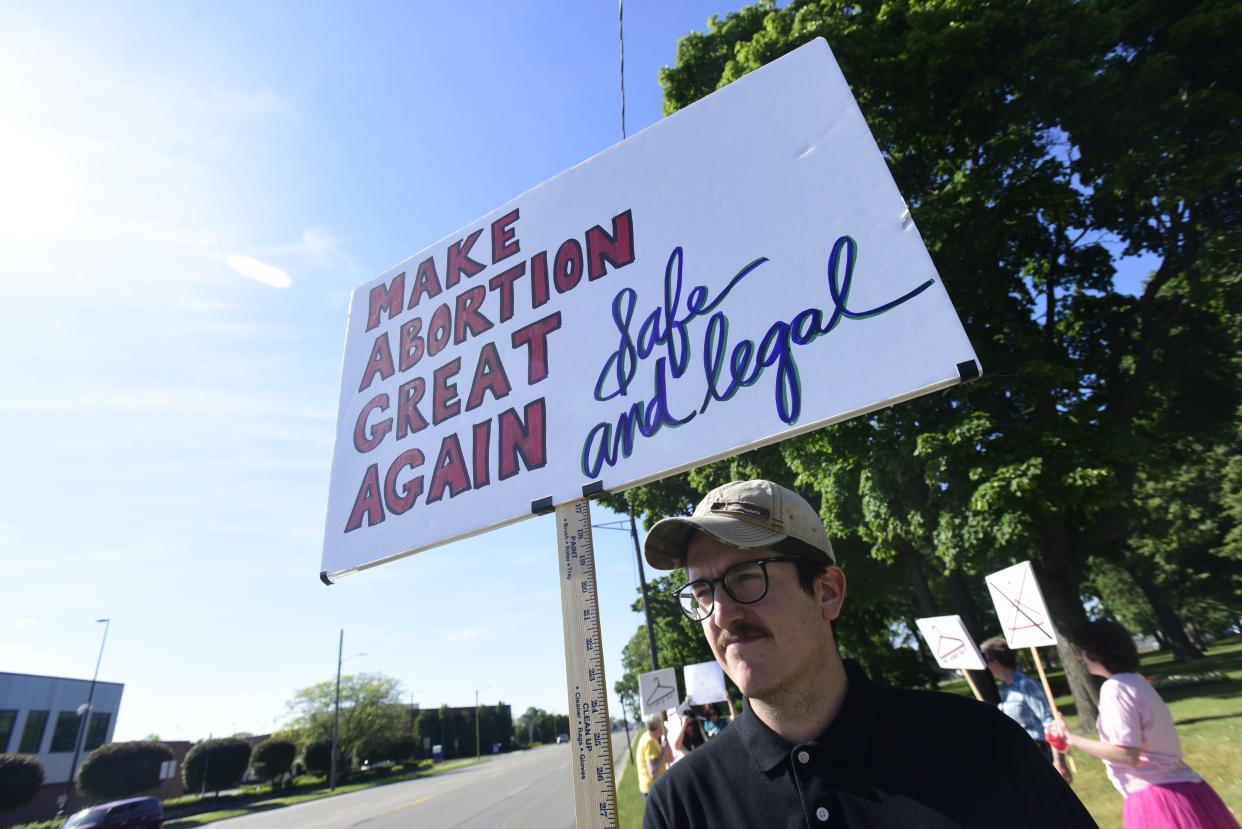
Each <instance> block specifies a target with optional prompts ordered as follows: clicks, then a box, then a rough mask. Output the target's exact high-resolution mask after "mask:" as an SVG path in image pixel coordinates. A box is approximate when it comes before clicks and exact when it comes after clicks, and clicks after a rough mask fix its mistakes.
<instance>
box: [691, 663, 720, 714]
mask: <svg viewBox="0 0 1242 829" xmlns="http://www.w3.org/2000/svg"><path fill="white" fill-rule="evenodd" d="M682 676H684V677H685V680H686V696H687V697H689V698H690V702H691V704H693V705H704V704H706V703H709V702H724V701H725V700H726V699H728V695H727V694H726V693H725V681H724V671H722V670H720V663H719V662H716V661H714V660H713V661H711V662H699V663H697V664H694V665H687V666H686V667H684V668H682Z"/></svg>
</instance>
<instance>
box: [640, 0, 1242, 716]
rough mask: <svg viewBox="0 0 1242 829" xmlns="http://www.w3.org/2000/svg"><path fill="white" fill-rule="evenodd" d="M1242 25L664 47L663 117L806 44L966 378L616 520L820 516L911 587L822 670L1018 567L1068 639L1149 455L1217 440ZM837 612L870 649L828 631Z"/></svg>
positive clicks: (715, 472) (1075, 11) (1168, 15)
mask: <svg viewBox="0 0 1242 829" xmlns="http://www.w3.org/2000/svg"><path fill="white" fill-rule="evenodd" d="M1238 15H1239V11H1238V9H1237V8H1236V7H1235V5H1232V4H1226V3H1209V2H1205V3H1191V4H1182V5H1178V6H1173V7H1166V5H1164V4H1157V3H1152V2H1145V1H1144V0H1116V1H1115V2H1113V1H1111V0H1099V1H1098V2H1071V0H1050V2H1044V3H1038V4H1026V5H1017V6H1014V5H1007V6H1004V7H1000V6H995V5H994V4H990V3H986V2H983V0H959V2H953V3H930V2H919V0H897V1H896V2H892V1H891V0H884V2H881V0H864V2H844V1H843V0H794V2H792V3H790V4H789V5H788V6H786V7H784V8H780V9H778V8H776V7H775V5H774V4H773V3H771V2H765V3H760V4H757V5H756V6H753V7H750V8H748V9H745V10H743V11H742V12H739V13H737V14H735V15H729V16H727V17H725V18H724V19H718V18H712V20H711V21H709V24H708V31H707V32H706V33H701V34H700V33H694V34H691V35H688V36H687V37H686V38H683V40H682V41H681V43H679V46H678V53H677V54H678V59H677V63H676V65H674V66H673V67H670V68H667V69H665V70H663V71H662V72H661V83H662V84H663V86H664V92H665V110H666V112H674V111H676V110H677V109H680V108H681V107H683V106H685V105H687V104H689V103H691V102H692V101H694V100H696V99H697V98H699V97H701V96H702V95H704V94H706V93H708V92H710V91H712V90H713V89H715V88H718V87H719V86H722V85H724V84H726V83H728V82H730V81H732V80H734V79H736V78H738V77H740V76H741V75H743V74H745V73H746V72H749V71H751V70H753V69H755V68H757V67H759V66H761V65H762V64H764V63H766V62H768V61H770V60H772V59H774V58H776V57H778V56H779V55H781V54H784V53H785V52H787V51H789V50H790V49H792V48H795V47H796V46H799V45H801V44H803V43H805V42H807V41H808V40H810V39H812V38H814V37H818V36H824V37H826V38H827V39H828V41H829V42H830V43H831V44H832V47H833V50H834V53H835V55H836V57H837V60H838V62H839V63H840V65H841V67H842V70H843V72H844V74H845V76H846V78H847V79H848V80H849V81H850V83H851V88H852V90H853V92H854V94H855V97H856V98H857V99H858V101H859V104H860V106H861V108H862V111H863V114H864V116H865V117H866V118H867V121H868V124H869V125H870V127H871V130H872V132H873V134H874V135H875V137H876V140H877V142H878V143H879V145H880V148H881V150H882V151H883V152H884V154H885V157H886V159H887V161H888V163H889V166H890V169H891V170H892V172H893V175H894V177H895V179H896V180H897V183H898V186H899V187H900V188H901V190H902V192H903V194H904V195H905V197H906V199H907V202H908V204H909V205H910V208H911V211H912V213H913V215H914V217H915V218H916V220H917V222H918V225H919V229H920V232H921V234H922V236H923V238H924V240H925V241H926V243H927V245H928V248H929V250H930V251H931V252H932V256H933V258H934V260H935V261H936V264H937V266H938V269H939V271H940V273H941V274H942V275H943V276H944V278H945V280H946V282H947V284H948V286H949V288H950V291H951V293H952V295H953V297H954V299H955V302H956V306H957V308H958V311H959V314H960V315H961V316H962V318H963V322H964V323H965V325H966V329H967V331H968V332H970V334H971V337H972V341H973V342H974V344H975V345H976V348H977V350H978V352H979V354H980V357H981V360H982V362H983V364H984V366H986V367H988V373H987V374H985V376H984V379H983V380H982V381H980V382H978V383H974V384H971V385H970V386H966V387H961V388H958V389H955V390H953V391H951V392H949V393H946V394H944V395H943V396H939V397H936V398H923V399H921V400H918V401H914V402H911V403H907V404H903V405H902V406H899V407H896V408H894V409H891V410H885V411H883V412H877V413H874V414H872V415H870V416H868V417H866V418H862V419H860V420H859V421H855V422H851V423H847V424H841V425H838V426H836V427H832V428H830V429H827V430H823V431H821V432H818V433H813V434H811V435H808V436H804V437H803V438H800V439H797V440H793V441H787V442H785V443H784V444H782V445H781V446H780V447H779V448H777V449H775V450H773V451H761V452H758V453H754V457H753V458H750V457H748V458H744V459H734V460H733V461H732V462H730V463H728V464H719V465H716V467H715V468H714V469H713V468H708V469H705V470H697V471H696V472H695V473H692V474H691V475H690V476H687V477H685V478H683V479H681V480H680V481H677V480H673V481H663V482H660V483H659V484H658V485H656V486H654V487H645V488H643V489H644V490H647V491H646V492H631V493H626V500H627V501H628V502H629V503H631V504H633V505H634V506H635V507H636V508H637V509H639V510H643V511H644V513H645V518H646V519H647V522H648V523H650V520H651V519H652V518H654V517H656V515H659V514H668V510H667V507H668V505H669V504H668V502H669V501H675V502H678V504H679V505H680V506H681V507H682V508H683V509H685V508H687V507H688V505H689V504H690V503H693V499H689V498H685V497H684V493H686V492H687V490H689V491H692V492H696V493H697V492H702V491H704V489H705V488H706V484H708V483H713V482H716V481H717V480H718V479H719V477H720V474H721V473H722V472H728V471H730V470H736V469H737V467H739V466H741V467H751V468H759V469H768V470H772V469H775V471H776V474H774V475H768V476H767V477H776V478H778V479H784V480H786V481H794V482H795V485H796V486H797V487H798V488H799V489H801V490H802V491H804V492H808V491H810V492H817V493H819V494H820V496H821V503H822V509H821V512H822V514H823V515H824V517H825V520H826V523H827V524H828V525H829V527H830V528H835V529H836V530H837V535H835V536H834V540H835V538H838V537H839V538H841V539H842V541H843V542H846V543H844V544H843V545H842V546H843V547H848V546H849V544H848V542H849V540H850V539H857V540H858V541H860V542H861V543H862V544H863V545H865V548H864V549H865V556H864V558H865V559H866V560H867V561H868V562H877V563H880V564H887V565H888V566H890V567H894V568H898V569H896V570H895V572H894V574H892V575H895V573H896V572H901V571H903V570H904V571H905V573H906V574H907V579H906V580H907V582H908V583H909V584H910V585H911V595H910V596H909V597H899V596H897V595H895V593H894V591H893V590H892V586H891V585H892V577H891V575H890V578H889V579H887V580H886V579H883V578H878V579H875V580H874V582H875V583H876V584H878V585H879V586H880V589H881V593H882V594H883V593H887V594H888V596H889V598H890V599H891V600H892V601H893V603H894V604H895V605H901V606H900V607H896V606H894V607H891V608H886V605H885V603H884V601H883V599H882V598H880V597H876V598H874V599H870V593H869V591H866V590H864V591H858V590H855V589H854V588H855V586H856V585H863V584H866V583H867V582H868V581H872V580H870V579H867V578H866V577H865V574H864V573H861V572H852V573H851V601H850V604H849V605H847V611H846V616H845V617H844V619H843V622H842V624H841V625H839V627H840V628H841V639H842V645H843V649H846V645H847V643H848V636H849V633H850V632H851V631H855V632H856V633H858V634H861V633H866V634H867V636H868V641H866V642H863V641H858V640H856V641H855V642H853V643H851V644H852V645H853V647H855V648H856V649H857V650H858V651H859V652H860V654H863V655H865V658H864V661H865V662H866V663H867V667H868V668H869V669H870V670H872V671H873V672H874V671H876V667H877V666H876V665H873V664H871V659H873V658H879V657H880V656H882V653H880V652H881V651H883V649H884V645H885V643H886V642H891V641H902V640H903V639H904V638H905V637H907V636H908V635H909V634H910V625H909V618H908V617H909V616H910V615H911V614H912V613H924V612H926V611H927V609H929V608H930V607H932V606H939V605H940V604H942V603H944V602H945V600H946V598H947V599H948V600H950V601H952V602H953V603H952V605H951V606H952V607H953V608H954V609H957V605H958V603H960V602H962V601H964V600H965V599H967V598H969V596H970V594H971V593H972V592H974V591H972V590H963V585H964V583H965V582H972V581H973V582H976V583H977V582H978V581H979V580H980V578H981V576H982V575H983V574H984V573H986V572H988V570H989V569H992V568H994V567H996V566H998V565H1002V564H1006V563H1011V562H1013V561H1016V560H1021V559H1023V558H1029V559H1030V560H1031V561H1032V562H1033V564H1034V566H1035V569H1036V573H1037V575H1038V577H1039V579H1040V584H1041V587H1042V589H1043V592H1044V595H1045V598H1046V600H1047V601H1048V604H1049V607H1050V610H1051V611H1052V614H1053V621H1054V625H1055V626H1056V628H1057V629H1058V632H1059V633H1060V634H1061V635H1062V638H1063V639H1064V634H1065V633H1066V632H1067V631H1068V630H1069V629H1070V628H1072V627H1074V626H1075V625H1076V624H1078V623H1079V622H1081V621H1083V620H1085V618H1086V616H1085V612H1084V610H1083V606H1082V601H1081V595H1082V591H1083V588H1084V586H1085V585H1086V579H1087V576H1088V571H1089V568H1090V562H1091V561H1092V560H1093V558H1096V557H1098V558H1102V559H1106V560H1113V561H1119V560H1122V557H1123V553H1124V551H1125V550H1126V549H1127V547H1128V546H1129V545H1128V542H1129V541H1130V540H1131V537H1132V535H1133V529H1134V524H1135V522H1136V515H1137V514H1138V513H1139V512H1141V510H1142V508H1141V506H1140V505H1139V503H1138V501H1139V499H1140V495H1141V488H1142V482H1143V481H1144V480H1156V479H1158V477H1159V476H1160V475H1161V474H1162V472H1163V471H1164V470H1167V469H1169V468H1170V467H1171V466H1173V465H1176V458H1175V457H1172V456H1171V454H1170V452H1169V451H1168V448H1169V446H1170V443H1171V439H1172V438H1173V437H1174V436H1176V435H1179V434H1185V433H1188V432H1197V433H1200V434H1207V435H1215V434H1218V433H1219V432H1220V430H1221V429H1222V427H1223V426H1224V425H1225V424H1227V423H1228V422H1229V420H1230V418H1231V417H1232V413H1233V412H1234V411H1235V410H1236V408H1237V404H1238V402H1239V401H1238V388H1239V386H1240V384H1239V383H1238V382H1237V380H1238V377H1237V375H1238V371H1237V363H1236V356H1237V354H1238V341H1237V336H1238V331H1239V327H1238V326H1237V325H1236V319H1237V310H1238V309H1237V304H1238V301H1239V296H1238V292H1237V291H1236V288H1234V289H1232V290H1231V283H1230V280H1231V279H1234V280H1235V281H1236V277H1235V276H1234V274H1235V272H1236V262H1237V261H1238V256H1237V253H1238V250H1239V241H1238V231H1237V230H1236V228H1237V227H1238V223H1237V222H1236V221H1235V219H1236V217H1237V212H1238V210H1237V208H1238V200H1239V194H1240V193H1242V188H1239V187H1238V186H1237V184H1238V170H1239V169H1240V167H1242V165H1240V164H1239V156H1238V153H1239V150H1238V149H1237V142H1236V141H1235V140H1232V136H1233V135H1234V133H1235V131H1236V125H1237V123H1238V122H1239V116H1240V112H1239V101H1240V100H1242V98H1240V97H1239V95H1238V94H1237V88H1236V80H1235V79H1236V78H1237V77H1239V76H1242V73H1239V72H1238V71H1236V70H1237V67H1236V62H1237V60H1238V54H1237V50H1236V49H1233V48H1232V47H1231V46H1229V42H1228V35H1227V34H1226V33H1227V32H1228V31H1231V29H1230V25H1232V23H1234V22H1236V21H1237V19H1238ZM1225 79H1228V80H1225ZM1136 90H1138V91H1140V94H1135V91H1136ZM1135 136H1138V138H1135ZM1132 138H1134V139H1135V140H1131V139H1132ZM1106 238H1116V239H1120V240H1121V241H1122V244H1123V250H1122V252H1124V253H1141V252H1146V253H1151V254H1154V255H1155V256H1156V257H1158V259H1159V262H1160V264H1159V267H1158V269H1157V270H1156V271H1155V272H1154V273H1153V274H1152V276H1151V278H1150V279H1149V280H1148V281H1147V282H1146V284H1145V285H1144V287H1143V289H1142V291H1141V293H1140V294H1139V295H1137V296H1130V295H1128V294H1125V293H1122V292H1120V291H1118V290H1117V288H1116V286H1115V285H1114V281H1113V278H1114V273H1115V270H1114V258H1115V256H1114V253H1113V252H1110V250H1109V248H1108V246H1107V245H1106V244H1105V243H1104V242H1105V241H1106ZM864 255H865V251H864ZM886 457H887V459H888V460H887V461H885V460H884V459H885V458H886ZM877 461H879V463H877ZM644 505H646V506H652V505H658V506H660V507H661V508H662V509H661V511H660V512H659V513H655V512H648V511H646V510H645V509H644ZM831 531H832V530H831V529H830V532H831ZM1139 555H1141V553H1140V554H1139ZM843 558H844V557H843ZM853 563H854V562H853V561H852V560H851V561H848V562H846V565H847V566H846V569H847V572H850V567H851V565H853ZM914 565H918V567H915V566H914ZM920 568H921V569H922V570H923V576H919V574H918V570H919V569H920ZM856 569H858V570H863V569H870V564H869V563H868V564H866V565H865V568H856ZM879 573H881V574H882V573H883V571H882V570H880V571H879ZM886 582H887V583H886ZM860 609H864V610H866V611H867V613H866V614H865V621H866V623H865V624H863V625H859V626H857V627H855V626H852V625H850V624H848V620H849V616H850V614H851V613H854V612H856V611H858V610H860ZM959 612H961V611H960V610H959ZM860 621H861V620H860ZM864 646H865V647H864ZM888 651H889V652H891V653H893V654H896V653H898V652H899V649H896V648H892V647H889V648H888ZM1061 656H1062V661H1063V663H1064V664H1065V666H1066V670H1067V674H1068V677H1069V680H1070V685H1071V689H1072V690H1073V692H1074V696H1075V700H1076V702H1077V706H1078V710H1079V712H1080V715H1082V716H1083V719H1085V720H1087V721H1088V722H1089V721H1092V720H1094V714H1095V685H1094V684H1093V682H1092V681H1091V680H1090V678H1089V677H1087V676H1086V674H1085V671H1084V670H1083V668H1082V666H1081V664H1080V663H1079V662H1078V660H1077V659H1076V658H1075V655H1074V654H1073V652H1072V649H1071V648H1069V647H1068V646H1067V645H1066V643H1065V642H1064V641H1063V642H1062V643H1061ZM910 667H913V666H910ZM905 670H906V669H902V670H901V671H898V673H904V672H905Z"/></svg>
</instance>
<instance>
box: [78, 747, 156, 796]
mask: <svg viewBox="0 0 1242 829" xmlns="http://www.w3.org/2000/svg"><path fill="white" fill-rule="evenodd" d="M171 759H173V753H172V749H170V748H169V747H168V746H166V745H164V744H163V743H156V742H150V741H145V740H144V741H142V742H132V743H109V744H108V745H106V746H100V747H99V748H97V749H95V750H94V751H92V752H91V753H90V755H89V756H88V757H87V758H86V762H84V763H83V764H82V768H81V769H79V770H78V791H80V792H82V794H84V795H86V796H87V797H89V798H90V799H91V800H94V801H95V802H97V803H98V802H100V801H104V800H120V799H121V798H123V797H130V796H132V795H135V794H138V793H139V792H145V791H147V790H149V789H154V788H155V787H156V786H158V785H159V784H160V765H161V764H163V763H166V762H168V761H169V760H171Z"/></svg>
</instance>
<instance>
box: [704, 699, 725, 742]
mask: <svg viewBox="0 0 1242 829" xmlns="http://www.w3.org/2000/svg"><path fill="white" fill-rule="evenodd" d="M728 725H729V721H728V720H722V719H721V718H720V714H718V713H717V712H716V704H715V703H713V702H709V703H707V705H705V706H703V736H704V737H706V738H707V739H709V740H710V739H711V738H712V737H715V736H716V735H717V734H719V733H720V732H721V731H723V730H724V729H725V728H726V727H727V726H728Z"/></svg>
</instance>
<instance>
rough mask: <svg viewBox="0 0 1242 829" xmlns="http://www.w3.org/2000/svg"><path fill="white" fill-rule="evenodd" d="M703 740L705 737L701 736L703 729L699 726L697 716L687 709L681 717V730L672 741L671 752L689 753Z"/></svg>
mask: <svg viewBox="0 0 1242 829" xmlns="http://www.w3.org/2000/svg"><path fill="white" fill-rule="evenodd" d="M705 742H707V738H706V737H704V736H703V731H702V729H701V728H700V727H699V719H698V717H696V716H695V715H694V712H693V711H687V712H686V713H685V714H683V715H682V717H681V731H680V732H678V734H677V740H676V741H675V742H674V743H673V753H674V754H676V753H677V752H681V753H682V754H689V753H690V752H691V751H694V750H695V749H696V748H698V747H699V746H701V745H703V743H705Z"/></svg>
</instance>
